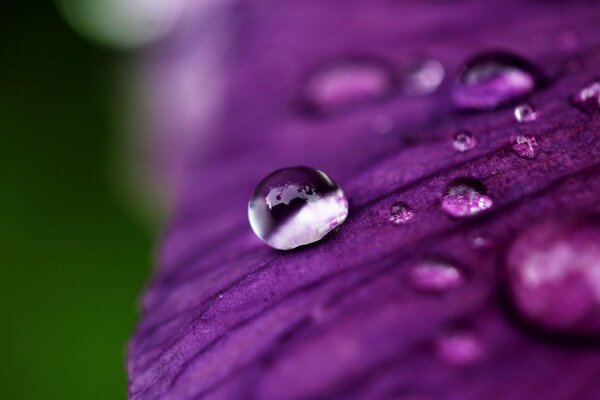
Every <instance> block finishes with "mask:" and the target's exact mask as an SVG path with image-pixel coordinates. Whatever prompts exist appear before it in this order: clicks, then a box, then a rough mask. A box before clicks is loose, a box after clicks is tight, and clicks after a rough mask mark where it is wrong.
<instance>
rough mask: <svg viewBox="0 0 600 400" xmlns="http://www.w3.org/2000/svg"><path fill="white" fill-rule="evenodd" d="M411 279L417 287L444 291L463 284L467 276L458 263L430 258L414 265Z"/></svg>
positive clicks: (412, 283) (411, 270) (425, 289)
mask: <svg viewBox="0 0 600 400" xmlns="http://www.w3.org/2000/svg"><path fill="white" fill-rule="evenodd" d="M409 280H410V283H411V285H412V287H414V288H415V289H418V290H422V291H426V292H444V291H446V290H450V289H455V288H458V287H460V286H462V285H463V284H464V282H465V276H464V274H463V272H462V270H461V269H460V268H458V267H457V266H456V265H454V264H452V263H449V262H446V261H442V260H428V261H423V262H420V263H418V264H416V265H414V266H412V267H411V268H410V270H409Z"/></svg>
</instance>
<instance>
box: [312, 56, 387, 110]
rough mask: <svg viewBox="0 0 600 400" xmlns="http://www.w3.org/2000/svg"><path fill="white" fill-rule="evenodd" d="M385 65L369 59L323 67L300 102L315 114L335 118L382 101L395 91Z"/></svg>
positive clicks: (347, 61) (315, 75)
mask: <svg viewBox="0 0 600 400" xmlns="http://www.w3.org/2000/svg"><path fill="white" fill-rule="evenodd" d="M395 86H396V85H395V77H394V75H393V73H392V71H391V70H390V68H389V67H388V66H387V65H384V64H383V63H380V62H378V61H375V60H370V59H360V60H344V61H340V62H336V63H332V64H328V65H325V66H322V67H321V68H320V69H317V70H315V71H314V72H313V73H312V74H311V75H310V76H309V78H308V81H307V83H306V86H305V89H304V92H303V94H302V101H303V104H304V106H305V108H306V109H307V110H308V111H310V112H313V113H316V114H321V115H323V114H325V115H326V114H334V113H338V112H340V111H344V110H347V109H349V108H353V107H355V106H358V105H361V104H365V103H369V102H372V101H377V100H381V99H383V98H384V97H386V96H388V95H389V94H390V93H391V92H392V90H393V89H394V87H395Z"/></svg>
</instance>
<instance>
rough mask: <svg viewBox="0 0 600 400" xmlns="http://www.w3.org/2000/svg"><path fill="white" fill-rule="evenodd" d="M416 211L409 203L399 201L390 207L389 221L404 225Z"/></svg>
mask: <svg viewBox="0 0 600 400" xmlns="http://www.w3.org/2000/svg"><path fill="white" fill-rule="evenodd" d="M413 216H414V213H413V211H412V209H411V208H410V207H409V206H408V204H406V203H403V202H397V203H394V204H392V206H391V207H390V214H389V217H388V219H389V221H390V222H391V223H392V224H394V225H402V224H405V223H407V222H408V221H410V220H411V219H412V217H413Z"/></svg>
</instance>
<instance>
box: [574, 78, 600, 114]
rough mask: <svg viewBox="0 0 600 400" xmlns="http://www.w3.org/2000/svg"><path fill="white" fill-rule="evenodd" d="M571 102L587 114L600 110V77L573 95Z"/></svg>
mask: <svg viewBox="0 0 600 400" xmlns="http://www.w3.org/2000/svg"><path fill="white" fill-rule="evenodd" d="M571 103H573V105H574V106H575V107H577V108H578V109H580V110H581V111H583V112H584V113H586V114H592V113H594V112H597V111H599V110H600V79H599V80H596V81H594V82H592V83H590V84H588V85H587V86H585V87H584V88H582V89H581V90H580V91H578V92H577V93H575V95H574V96H573V97H571Z"/></svg>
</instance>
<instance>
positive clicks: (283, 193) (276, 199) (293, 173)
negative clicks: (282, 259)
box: [248, 167, 348, 250]
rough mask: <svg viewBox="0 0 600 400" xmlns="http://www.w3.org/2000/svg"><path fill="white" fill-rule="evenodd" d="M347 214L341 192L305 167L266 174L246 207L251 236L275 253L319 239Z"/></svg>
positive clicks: (319, 173)
mask: <svg viewBox="0 0 600 400" xmlns="http://www.w3.org/2000/svg"><path fill="white" fill-rule="evenodd" d="M347 215H348V201H347V200H346V197H345V196H344V193H343V192H342V189H341V188H340V187H339V186H338V185H337V184H336V183H335V182H334V181H333V180H331V179H330V178H329V177H328V176H327V175H325V174H324V173H323V172H321V171H319V170H316V169H312V168H308V167H293V168H284V169H280V170H277V171H275V172H273V173H272V174H270V175H268V176H267V177H266V178H264V179H263V180H262V181H261V182H260V183H259V184H258V186H257V187H256V189H255V191H254V194H253V195H252V198H251V199H250V202H249V204H248V218H249V220H250V225H251V226H252V229H253V230H254V233H256V235H258V237H260V238H261V239H262V240H264V241H265V242H266V243H267V244H268V245H269V246H271V247H273V248H276V249H279V250H289V249H293V248H295V247H298V246H302V245H305V244H309V243H313V242H316V241H318V240H320V239H322V238H323V237H324V236H325V235H327V233H329V232H330V231H331V230H333V229H334V228H336V227H337V226H339V225H340V224H341V223H343V222H344V220H345V219H346V217H347Z"/></svg>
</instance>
